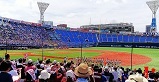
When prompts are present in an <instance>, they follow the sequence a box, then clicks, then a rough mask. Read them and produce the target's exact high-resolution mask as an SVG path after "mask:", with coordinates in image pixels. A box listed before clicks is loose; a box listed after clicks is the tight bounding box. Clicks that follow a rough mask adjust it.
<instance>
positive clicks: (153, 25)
mask: <svg viewBox="0 0 159 82" xmlns="http://www.w3.org/2000/svg"><path fill="white" fill-rule="evenodd" d="M146 4H147V5H148V6H149V8H150V9H151V11H152V23H151V28H150V32H151V33H155V32H156V31H157V25H156V12H157V10H158V7H159V1H158V0H152V1H147V2H146Z"/></svg>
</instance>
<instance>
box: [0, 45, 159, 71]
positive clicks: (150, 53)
mask: <svg viewBox="0 0 159 82" xmlns="http://www.w3.org/2000/svg"><path fill="white" fill-rule="evenodd" d="M83 50H110V51H117V52H128V53H130V52H131V48H114V47H92V48H83ZM27 52H31V53H34V54H37V55H41V54H42V50H41V49H31V50H8V53H27ZM4 53H5V50H1V51H0V56H1V57H4ZM82 53H83V56H85V57H94V56H98V55H99V54H100V53H99V52H84V51H83V52H82ZM133 53H135V54H140V55H144V56H147V57H149V58H151V59H152V61H151V62H149V63H146V64H143V65H136V66H133V68H139V67H140V68H142V69H143V67H144V66H149V67H150V68H156V69H157V70H159V50H158V49H147V48H134V49H133ZM80 55H81V51H80V48H73V49H67V50H54V49H44V56H57V57H71V58H74V57H80ZM23 57H24V55H21V56H19V55H11V59H18V58H23ZM29 58H31V59H33V60H36V59H37V58H41V57H40V56H37V57H36V56H30V57H29ZM51 60H55V59H51ZM56 60H59V59H56ZM59 61H60V60H59ZM129 67H130V66H129Z"/></svg>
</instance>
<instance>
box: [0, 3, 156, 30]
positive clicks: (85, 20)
mask: <svg viewBox="0 0 159 82" xmlns="http://www.w3.org/2000/svg"><path fill="white" fill-rule="evenodd" d="M37 1H40V2H41V1H42V2H47V3H50V5H49V7H48V9H47V10H46V12H45V20H49V21H53V22H54V25H57V24H62V23H65V24H68V26H69V27H80V26H81V25H87V24H90V18H91V24H100V23H102V24H105V23H120V22H128V23H133V24H134V26H135V31H140V32H144V31H145V26H146V25H148V24H150V23H151V18H152V17H151V16H152V13H151V11H150V9H149V8H148V6H147V5H146V1H148V0H0V12H1V13H0V16H2V17H8V18H13V19H19V20H24V21H30V22H37V21H38V20H39V9H38V6H37ZM157 25H158V26H159V15H158V12H157Z"/></svg>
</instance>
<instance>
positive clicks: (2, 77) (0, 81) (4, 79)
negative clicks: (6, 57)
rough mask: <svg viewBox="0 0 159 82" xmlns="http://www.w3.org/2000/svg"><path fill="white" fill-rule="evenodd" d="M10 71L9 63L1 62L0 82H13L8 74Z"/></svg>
mask: <svg viewBox="0 0 159 82" xmlns="http://www.w3.org/2000/svg"><path fill="white" fill-rule="evenodd" d="M10 69H11V63H10V62H6V61H3V62H2V63H1V64H0V82H13V79H12V75H11V74H9V73H8V72H9V71H10Z"/></svg>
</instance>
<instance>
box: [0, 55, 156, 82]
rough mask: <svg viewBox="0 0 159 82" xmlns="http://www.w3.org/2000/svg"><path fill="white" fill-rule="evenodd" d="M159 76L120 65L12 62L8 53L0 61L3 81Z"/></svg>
mask: <svg viewBox="0 0 159 82" xmlns="http://www.w3.org/2000/svg"><path fill="white" fill-rule="evenodd" d="M158 81H159V73H158V72H156V73H153V72H151V71H150V72H149V73H148V77H146V76H145V75H144V71H142V70H141V69H140V68H139V69H138V70H130V69H128V68H126V69H124V68H123V67H119V66H111V67H110V66H100V65H97V64H93V63H92V64H87V63H86V62H84V63H79V64H78V65H77V64H76V62H74V61H71V60H66V59H64V61H62V62H58V61H56V60H54V61H51V60H50V59H46V60H44V61H42V60H39V59H38V60H37V61H34V62H33V60H32V59H25V58H19V59H18V60H11V59H10V55H9V54H5V58H4V59H3V58H0V82H158Z"/></svg>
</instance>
